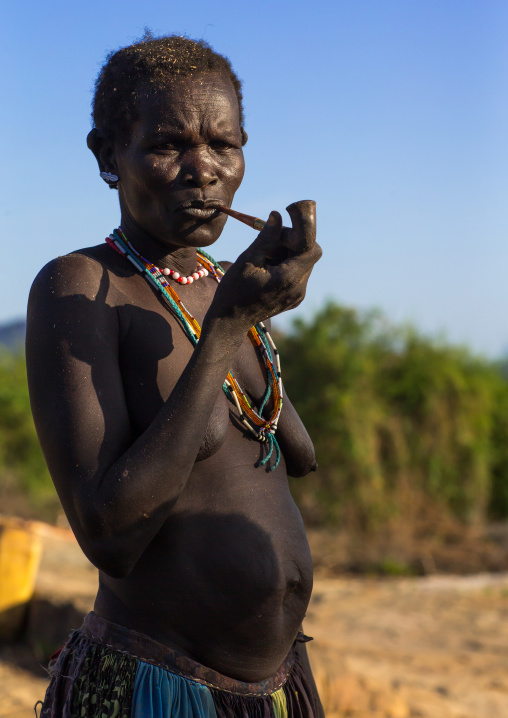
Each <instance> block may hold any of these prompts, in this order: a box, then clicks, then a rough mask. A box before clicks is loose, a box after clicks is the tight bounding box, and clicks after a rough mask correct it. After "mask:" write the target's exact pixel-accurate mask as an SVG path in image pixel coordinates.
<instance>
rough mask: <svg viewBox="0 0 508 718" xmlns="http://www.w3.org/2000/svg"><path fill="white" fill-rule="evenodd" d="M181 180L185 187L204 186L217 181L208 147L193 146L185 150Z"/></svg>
mask: <svg viewBox="0 0 508 718" xmlns="http://www.w3.org/2000/svg"><path fill="white" fill-rule="evenodd" d="M182 182H183V184H184V185H186V186H187V187H206V186H208V185H211V184H215V183H216V182H217V173H216V168H215V163H214V161H213V159H212V157H210V154H209V152H208V148H206V147H194V148H192V149H189V150H187V152H186V153H185V160H184V163H183V165H182Z"/></svg>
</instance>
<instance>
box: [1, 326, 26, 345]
mask: <svg viewBox="0 0 508 718" xmlns="http://www.w3.org/2000/svg"><path fill="white" fill-rule="evenodd" d="M25 333H26V321H25V320H24V319H16V320H14V321H12V322H7V323H6V324H0V349H8V350H9V351H17V350H20V349H22V348H23V347H24V345H25Z"/></svg>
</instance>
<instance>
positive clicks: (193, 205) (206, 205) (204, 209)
mask: <svg viewBox="0 0 508 718" xmlns="http://www.w3.org/2000/svg"><path fill="white" fill-rule="evenodd" d="M219 206H220V202H219V200H191V201H190V202H186V203H185V204H182V205H180V207H178V210H177V211H178V212H182V213H183V214H185V215H187V216H188V217H193V218H194V219H201V220H208V219H214V218H215V217H218V216H219V214H220V211H219Z"/></svg>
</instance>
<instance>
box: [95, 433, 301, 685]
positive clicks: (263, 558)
mask: <svg viewBox="0 0 508 718" xmlns="http://www.w3.org/2000/svg"><path fill="white" fill-rule="evenodd" d="M253 443H254V442H249V444H253ZM257 447H259V445H257V446H256V447H255V456H257V455H258V448H257ZM245 448H246V446H245V444H244V445H243V449H244V453H245ZM219 453H222V451H221V452H219ZM247 453H248V452H247ZM253 456H254V454H253ZM246 458H247V461H246V462H242V464H241V465H236V466H231V465H230V466H227V467H226V468H225V466H224V463H223V464H222V466H220V467H219V465H218V463H217V459H220V457H218V455H215V457H212V459H210V460H207V461H204V462H200V463H199V464H197V465H196V469H195V471H194V472H193V474H192V475H191V477H190V478H189V481H188V483H187V485H186V488H185V490H184V492H183V493H182V495H181V496H180V498H179V500H178V502H177V504H176V506H175V507H174V510H173V511H172V514H171V516H170V518H169V519H168V520H167V521H166V523H165V524H164V526H163V527H162V529H161V530H160V532H159V534H158V535H157V537H156V538H155V539H154V541H153V542H152V543H151V544H150V546H149V547H148V549H147V550H146V551H145V553H144V554H143V556H142V557H141V559H140V560H139V562H138V564H137V565H136V567H135V569H134V570H133V571H132V573H131V574H130V575H129V576H128V577H127V578H125V579H121V580H118V579H112V578H110V577H108V576H101V581H100V589H99V594H98V596H97V601H96V607H95V610H96V612H97V613H98V614H99V615H101V616H103V617H104V618H107V619H109V620H111V621H113V622H116V623H119V624H121V625H124V626H126V627H129V628H132V629H134V630H137V631H140V632H142V633H146V634H148V635H150V636H152V637H153V638H155V639H156V640H158V641H159V642H161V643H167V644H168V645H170V646H172V647H174V648H177V649H178V650H180V651H182V652H183V653H186V654H188V655H190V656H191V657H192V658H194V659H195V660H197V661H199V662H200V663H203V664H204V665H207V666H209V667H211V668H214V669H215V670H217V671H219V672H221V673H224V674H225V675H229V676H232V677H235V678H238V679H240V680H245V681H258V680H262V679H263V678H266V677H268V676H269V675H271V674H272V673H274V672H275V671H276V670H277V668H278V667H279V666H280V665H281V663H282V662H283V660H284V659H285V657H286V655H287V654H288V652H289V650H290V647H291V644H292V642H293V641H294V638H295V636H296V633H297V631H298V629H299V628H300V625H301V622H302V620H303V617H304V615H305V611H306V609H307V605H308V602H309V599H310V594H311V590H312V559H311V556H310V551H309V547H308V543H307V539H306V536H305V530H304V527H303V523H302V520H301V516H300V513H299V511H298V509H297V507H296V505H295V503H294V501H293V499H292V497H291V495H290V493H289V489H288V486H287V479H286V476H285V471H284V466H282V465H281V466H280V467H279V468H278V469H277V470H276V471H274V472H270V473H267V472H266V471H264V470H262V469H260V468H258V469H256V468H254V462H253V461H252V460H251V459H252V458H253V457H246ZM210 464H212V465H210Z"/></svg>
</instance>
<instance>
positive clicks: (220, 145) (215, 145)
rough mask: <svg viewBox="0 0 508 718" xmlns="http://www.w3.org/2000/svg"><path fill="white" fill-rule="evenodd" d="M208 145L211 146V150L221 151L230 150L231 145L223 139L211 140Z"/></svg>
mask: <svg viewBox="0 0 508 718" xmlns="http://www.w3.org/2000/svg"><path fill="white" fill-rule="evenodd" d="M210 147H211V148H212V150H216V151H217V152H221V151H222V150H230V149H232V147H233V146H232V145H231V144H230V143H229V142H226V141H225V140H213V141H212V142H210Z"/></svg>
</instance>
